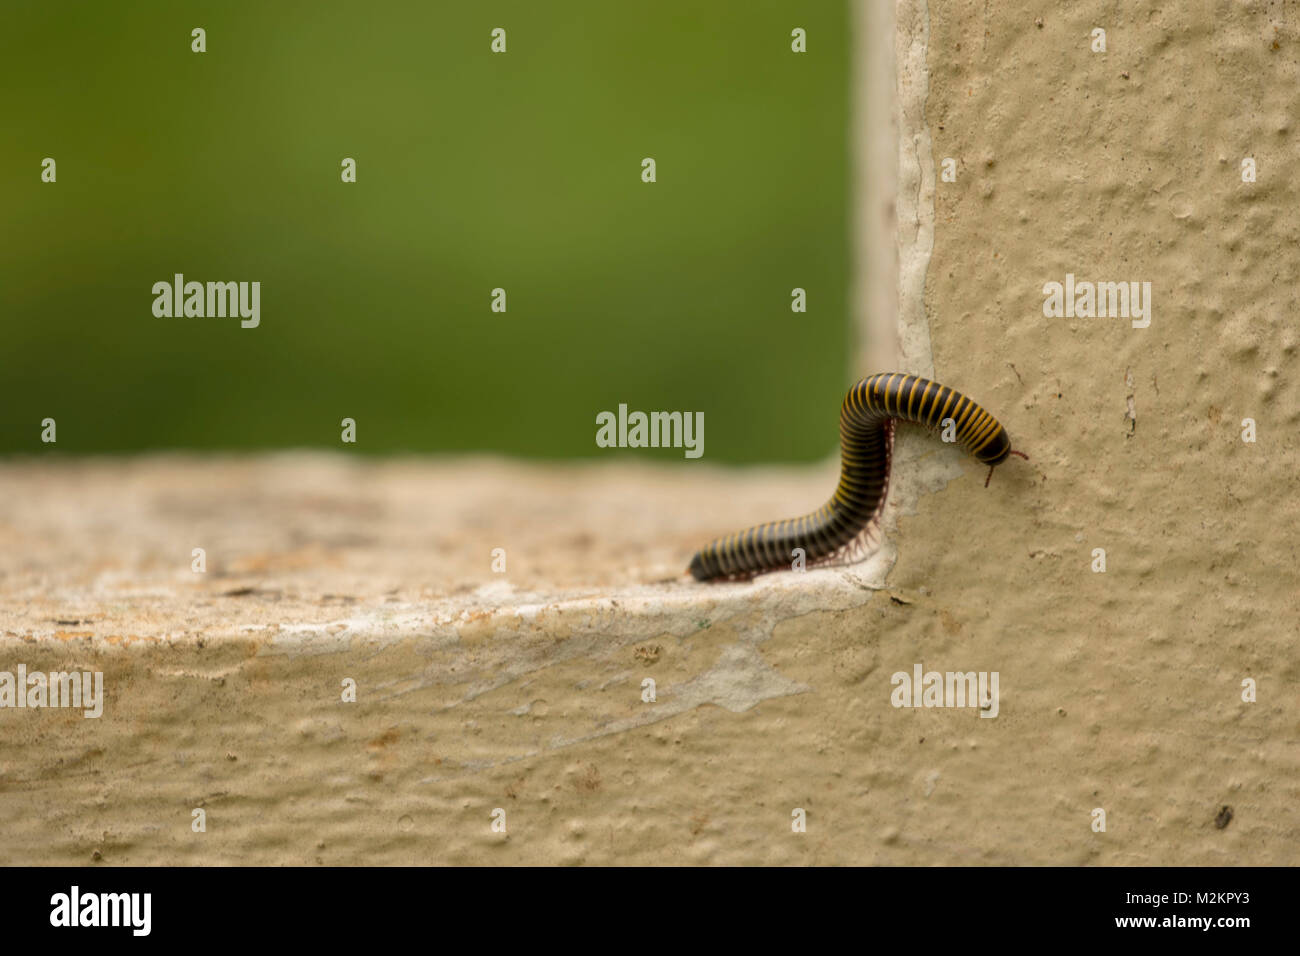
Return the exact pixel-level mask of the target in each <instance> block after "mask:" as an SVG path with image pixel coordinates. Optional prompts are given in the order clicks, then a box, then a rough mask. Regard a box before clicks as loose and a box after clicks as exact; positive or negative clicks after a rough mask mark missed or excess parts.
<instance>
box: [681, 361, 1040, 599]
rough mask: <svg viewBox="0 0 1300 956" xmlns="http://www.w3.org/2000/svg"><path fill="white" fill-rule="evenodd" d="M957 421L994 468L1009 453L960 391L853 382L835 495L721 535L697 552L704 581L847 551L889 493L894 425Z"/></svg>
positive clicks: (1002, 437)
mask: <svg viewBox="0 0 1300 956" xmlns="http://www.w3.org/2000/svg"><path fill="white" fill-rule="evenodd" d="M947 419H952V426H953V433H954V436H955V441H956V443H957V444H959V445H960V446H961V447H962V448H963V449H964V450H965V451H966V452H967V453H969V454H970V455H972V456H973V457H974V458H975V459H976V460H977V461H979V462H981V463H983V464H985V465H988V466H989V474H988V477H987V478H985V479H984V485H985V487H988V483H989V479H991V478H992V477H993V469H994V468H996V467H997V466H998V465H1000V464H1002V463H1003V462H1004V461H1006V460H1007V457H1008V456H1010V455H1019V456H1020V457H1021V458H1024V459H1028V458H1029V456H1028V455H1026V454H1025V453H1024V452H1020V451H1016V450H1015V449H1014V448H1012V447H1011V438H1010V437H1009V436H1008V435H1007V430H1006V429H1005V428H1003V427H1002V424H1001V423H1000V422H999V421H998V420H997V419H996V418H994V417H993V416H992V415H990V414H989V413H988V412H986V411H985V410H984V409H983V408H982V407H981V406H980V405H979V403H978V402H975V401H972V400H971V399H969V398H967V397H966V396H965V395H963V394H962V393H961V392H959V391H957V390H956V389H955V388H949V387H948V386H946V385H940V384H939V383H938V382H932V381H930V380H929V379H927V378H921V376H919V375H908V374H905V373H903V372H881V373H880V374H878V375H871V376H869V377H867V378H864V379H863V380H862V381H860V382H858V383H857V384H856V385H854V386H853V387H852V388H851V389H849V392H848V394H847V395H845V396H844V402H843V404H842V405H841V406H840V483H839V485H838V486H837V487H836V489H835V494H833V495H831V500H830V501H828V502H826V504H824V505H822V506H821V507H820V508H819V509H817V510H816V511H814V512H813V513H812V514H807V515H804V516H803V517H801V518H790V519H787V520H785V521H770V522H768V523H767V524H759V525H754V526H753V527H752V528H746V529H745V530H744V531H738V532H736V533H735V534H731V535H727V536H725V537H722V538H717V539H715V540H713V541H711V542H710V543H709V544H707V545H705V546H704V547H703V548H701V549H700V550H699V551H697V552H696V554H695V557H694V558H692V559H691V568H690V570H691V574H692V575H693V576H694V577H695V579H696V580H698V581H709V580H713V579H716V578H734V577H748V576H751V575H754V574H759V573H762V572H764V571H775V570H777V569H778V568H787V567H790V566H791V561H790V558H791V557H793V556H794V552H795V550H796V549H803V552H804V555H805V560H806V562H807V563H808V564H813V563H816V562H818V561H824V560H827V559H830V558H833V557H835V556H836V555H838V554H841V553H842V552H843V551H844V550H845V549H846V548H848V547H849V546H850V545H851V544H852V543H853V542H854V541H855V540H856V539H857V538H858V537H859V536H860V535H862V534H863V533H864V532H866V531H867V530H868V529H869V528H870V527H871V526H872V525H873V523H874V522H875V520H876V518H877V517H878V516H879V515H880V512H881V509H882V508H883V507H884V503H885V496H886V494H887V493H888V491H889V469H890V461H891V458H892V456H893V446H894V423H895V422H897V421H905V422H913V423H915V424H918V425H924V426H925V427H927V428H934V427H935V426H937V425H940V424H941V423H943V422H945V421H946V420H947Z"/></svg>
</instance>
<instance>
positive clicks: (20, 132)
mask: <svg viewBox="0 0 1300 956" xmlns="http://www.w3.org/2000/svg"><path fill="white" fill-rule="evenodd" d="M197 26H201V27H203V28H205V29H206V31H207V52H206V53H202V54H196V53H192V52H191V50H190V43H191V38H190V31H191V29H192V28H194V27H197ZM498 26H499V27H503V28H505V30H506V31H507V43H508V52H506V53H505V54H503V55H502V54H496V55H494V54H492V53H491V52H490V50H489V46H490V39H491V38H490V32H491V30H492V28H494V27H498ZM794 27H803V28H804V29H805V30H807V33H808V52H807V53H806V54H795V53H792V52H791V50H790V31H791V30H792V29H793V28H794ZM849 47H850V38H849V33H848V16H847V11H846V9H845V6H844V4H843V3H839V2H801V3H798V4H790V3H777V2H754V0H743V2H742V0H706V2H699V0H696V2H655V3H649V4H635V3H609V2H604V0H577V2H573V0H570V2H556V3H548V2H537V0H531V2H517V3H516V2H508V3H497V2H492V3H473V2H461V3H455V4H451V3H435V2H415V0H408V2H367V3H339V2H280V0H276V2H266V0H256V2H248V0H237V2H231V0H227V2H221V3H186V4H179V3H175V2H132V3H125V4H89V3H63V2H43V3H39V4H36V3H32V4H6V9H5V11H4V24H3V31H2V32H0V77H2V79H0V90H2V96H0V99H2V101H3V102H4V105H5V106H4V125H5V130H4V135H3V141H2V145H0V190H2V193H0V208H3V216H4V224H5V228H4V230H3V232H0V243H3V250H2V254H0V270H2V271H0V328H2V329H3V354H4V359H3V363H0V403H2V407H3V413H2V416H3V417H2V422H3V427H2V428H0V452H6V453H13V452H42V453H43V452H47V451H51V450H52V449H54V448H57V450H58V452H59V453H62V454H68V453H86V452H119V451H134V450H144V449H217V448H221V449H272V448H288V447H301V446H319V447H330V448H339V447H344V446H341V445H340V441H339V432H340V427H339V422H340V420H341V419H342V418H344V417H345V416H348V417H352V418H355V419H356V420H357V431H358V439H359V442H358V444H357V445H356V446H346V447H349V448H355V449H356V450H357V451H360V452H369V453H376V452H396V451H422V452H423V451H427V452H461V451H472V450H486V451H497V452H504V453H510V454H517V455H524V456H531V457H543V458H567V457H599V458H603V459H606V460H609V459H612V458H613V457H616V456H631V455H643V456H648V457H654V458H657V459H664V460H677V461H681V460H684V459H683V457H682V451H681V450H680V449H676V450H674V449H655V450H649V449H648V450H644V451H632V450H605V449H599V448H597V447H596V445H595V434H596V424H595V418H596V414H597V413H598V412H600V411H602V410H606V409H608V410H611V411H614V410H616V409H617V407H618V405H619V403H626V404H627V405H628V406H629V408H631V409H641V410H644V411H647V412H648V411H653V410H683V411H685V410H689V411H703V412H704V413H705V425H706V427H705V455H704V459H703V460H705V461H709V460H712V461H719V460H722V461H733V462H743V461H759V460H777V461H799V460H810V459H815V458H819V457H822V456H825V455H827V454H830V453H831V452H833V450H834V449H835V447H836V445H837V439H838V432H837V429H836V415H837V413H838V408H839V400H840V397H841V396H842V394H843V389H844V387H845V386H846V384H847V383H848V376H849V372H850V369H849V364H850V350H849V344H850V341H851V336H850V328H849V314H848V306H847V292H848V283H849V262H848V248H849V247H848V242H849V234H848V230H849V214H848V203H847V189H848V180H849V137H848V124H849V102H848V95H849ZM46 156H49V157H53V158H54V159H55V160H56V161H57V163H58V181H57V183H55V184H52V185H51V184H45V183H42V182H41V181H40V172H41V166H40V164H41V160H42V159H43V158H44V157H46ZM345 156H350V157H354V158H355V159H356V160H357V172H358V176H357V179H358V181H357V182H356V183H355V184H350V185H348V184H344V183H342V182H341V181H340V176H339V174H340V162H341V160H342V159H343V157H345ZM646 156H650V157H653V158H654V159H655V160H656V163H657V165H658V170H657V175H658V182H656V183H654V184H644V183H642V182H641V160H642V158H643V157H646ZM176 272H182V273H184V274H185V276H186V279H187V280H191V279H192V280H197V281H201V282H206V281H209V280H213V281H218V280H219V281H228V280H243V281H251V280H259V281H260V282H261V283H262V301H261V326H260V327H259V328H256V329H242V328H240V326H239V322H238V320H237V319H217V318H156V317H155V316H154V315H153V313H152V305H153V298H154V297H153V293H152V291H151V287H152V285H153V284H154V283H155V282H158V281H164V280H166V281H170V280H171V277H172V275H173V274H174V273H176ZM498 286H499V287H503V288H505V289H506V293H507V297H508V311H507V312H506V313H504V314H499V313H493V312H491V311H490V308H489V306H490V293H491V290H492V289H493V288H495V287H498ZM796 286H799V287H803V288H805V289H807V291H808V311H807V312H806V313H803V314H796V313H793V312H791V310H790V292H791V289H793V288H794V287H796ZM46 417H53V418H55V419H56V420H57V422H58V439H59V441H58V445H57V446H47V445H42V444H41V443H40V422H41V420H42V419H43V418H46Z"/></svg>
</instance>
